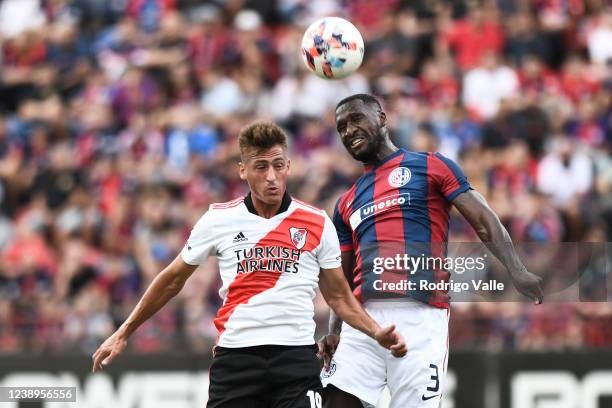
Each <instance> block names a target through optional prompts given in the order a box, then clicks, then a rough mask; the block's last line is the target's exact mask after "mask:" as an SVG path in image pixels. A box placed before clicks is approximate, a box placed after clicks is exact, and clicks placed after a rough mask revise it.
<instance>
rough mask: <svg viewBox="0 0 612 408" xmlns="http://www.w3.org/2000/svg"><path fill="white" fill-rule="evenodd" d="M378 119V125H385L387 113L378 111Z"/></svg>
mask: <svg viewBox="0 0 612 408" xmlns="http://www.w3.org/2000/svg"><path fill="white" fill-rule="evenodd" d="M378 120H379V121H380V126H381V127H385V126H387V114H386V113H385V112H383V111H378Z"/></svg>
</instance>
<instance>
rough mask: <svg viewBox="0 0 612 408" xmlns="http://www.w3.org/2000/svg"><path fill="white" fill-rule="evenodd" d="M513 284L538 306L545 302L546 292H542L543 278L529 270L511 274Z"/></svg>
mask: <svg viewBox="0 0 612 408" xmlns="http://www.w3.org/2000/svg"><path fill="white" fill-rule="evenodd" d="M510 276H511V278H512V283H513V284H514V286H515V287H516V289H517V290H518V291H519V292H520V293H522V294H523V295H525V296H527V297H528V298H529V299H532V300H533V301H534V302H535V304H536V305H539V304H541V303H542V301H543V300H544V292H543V291H542V278H540V277H539V276H538V275H535V274H533V273H531V272H529V271H528V270H526V269H525V270H522V271H519V272H516V273H512V274H510Z"/></svg>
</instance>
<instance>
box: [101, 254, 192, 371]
mask: <svg viewBox="0 0 612 408" xmlns="http://www.w3.org/2000/svg"><path fill="white" fill-rule="evenodd" d="M196 268H197V266H194V265H189V264H187V263H185V261H183V258H182V257H181V255H178V256H177V257H176V258H175V259H174V261H172V263H171V264H170V265H168V266H167V267H166V268H164V270H163V271H161V272H160V273H159V274H158V275H157V276H156V277H155V278H154V279H153V281H152V282H151V284H150V285H149V287H148V288H147V290H146V291H145V293H144V295H143V296H142V298H141V299H140V301H139V302H138V304H137V305H136V307H135V308H134V310H132V313H130V315H129V316H128V318H127V319H126V320H125V322H124V323H123V324H122V325H121V327H119V329H117V331H116V332H115V333H113V334H112V335H111V336H110V337H109V338H108V339H106V341H104V343H102V345H101V346H100V347H99V348H98V350H96V352H95V353H94V354H93V356H92V359H93V367H92V371H93V372H96V371H98V370H101V369H102V368H103V367H104V366H105V365H108V364H109V363H110V362H111V361H112V360H113V359H114V358H115V357H117V355H119V354H120V353H121V352H122V351H123V349H125V346H126V344H127V339H128V337H130V335H131V334H132V333H133V332H134V331H135V330H136V329H137V328H138V326H140V325H141V324H143V323H144V322H145V321H146V320H147V319H149V318H150V317H151V316H153V315H154V314H155V313H156V312H157V311H158V310H159V309H161V308H162V307H163V306H164V305H165V304H166V303H168V301H169V300H170V299H172V298H173V297H174V296H176V295H177V294H178V293H179V292H180V291H181V289H182V288H183V286H184V285H185V282H186V281H187V279H188V278H189V277H190V276H191V274H192V273H193V271H195V270H196Z"/></svg>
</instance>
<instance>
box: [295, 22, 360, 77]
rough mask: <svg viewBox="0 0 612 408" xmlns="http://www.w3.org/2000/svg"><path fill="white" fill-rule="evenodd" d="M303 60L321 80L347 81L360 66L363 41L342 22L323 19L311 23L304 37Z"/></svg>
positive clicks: (357, 33) (354, 28) (356, 32)
mask: <svg viewBox="0 0 612 408" xmlns="http://www.w3.org/2000/svg"><path fill="white" fill-rule="evenodd" d="M302 59H303V60H304V64H306V67H307V68H308V69H309V70H310V71H311V72H313V73H314V74H316V75H318V76H320V77H321V78H325V79H342V78H345V77H347V76H349V75H350V74H352V73H353V72H355V71H356V70H357V68H359V66H360V65H361V61H362V60H363V38H361V33H359V30H357V28H356V27H355V26H354V25H353V24H351V23H350V22H349V21H347V20H345V19H343V18H339V17H325V18H322V19H320V20H317V21H315V22H314V23H312V24H311V25H310V26H309V27H308V28H307V29H306V32H305V33H304V37H302Z"/></svg>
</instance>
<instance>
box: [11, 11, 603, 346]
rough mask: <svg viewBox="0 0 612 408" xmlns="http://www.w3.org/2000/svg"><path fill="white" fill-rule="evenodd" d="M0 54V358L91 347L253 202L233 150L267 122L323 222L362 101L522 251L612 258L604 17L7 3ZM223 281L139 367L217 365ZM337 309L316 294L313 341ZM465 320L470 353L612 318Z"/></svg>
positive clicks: (208, 273) (167, 315)
mask: <svg viewBox="0 0 612 408" xmlns="http://www.w3.org/2000/svg"><path fill="white" fill-rule="evenodd" d="M328 15H336V16H343V17H345V18H348V19H350V20H351V21H352V22H353V23H354V24H355V25H356V26H357V27H358V28H359V30H360V31H361V33H362V34H363V37H364V39H365V42H366V52H365V60H364V63H363V65H362V68H361V69H360V70H359V71H358V73H356V74H354V75H352V76H350V77H348V78H347V79H345V80H342V81H325V80H323V79H319V78H317V77H315V76H314V75H312V74H310V73H308V72H307V71H306V70H305V68H304V67H303V63H302V61H301V57H300V43H301V37H302V33H303V31H304V29H305V27H306V26H307V25H308V24H309V23H310V22H312V21H314V19H316V18H318V17H322V16H328ZM0 48H1V52H0V58H1V62H0V64H1V74H2V75H1V76H0V251H1V256H0V353H6V352H8V353H12V352H20V351H45V352H54V351H74V350H79V351H81V352H91V351H93V350H94V349H95V348H96V347H97V345H98V344H99V343H100V342H101V341H102V340H103V339H104V338H106V337H107V336H108V335H109V334H111V333H112V332H113V331H114V329H115V327H116V326H117V325H118V324H120V323H121V322H122V321H123V320H124V319H125V317H126V316H127V314H128V313H129V311H130V310H131V309H132V308H133V307H134V305H135V303H136V301H137V300H138V299H139V297H140V295H141V293H142V291H143V289H144V288H145V287H146V286H147V285H148V283H149V282H150V281H151V279H152V278H153V277H154V276H155V274H156V273H158V272H159V271H160V270H161V269H162V268H163V267H164V266H165V265H166V264H168V263H169V262H170V261H171V260H172V259H173V258H174V257H175V256H176V254H177V253H178V252H179V251H180V249H181V248H182V246H183V245H184V242H185V239H186V237H187V236H188V234H189V231H190V228H191V226H192V225H193V224H194V223H195V221H196V220H197V219H198V218H199V217H200V216H201V214H202V213H203V212H204V211H205V210H206V208H207V207H208V205H209V204H210V203H212V202H220V201H228V200H230V199H232V198H235V197H237V196H239V195H241V194H244V193H246V192H247V186H246V185H245V184H244V183H243V182H241V181H240V179H239V178H238V171H237V163H238V160H239V157H238V150H237V143H236V138H237V133H238V131H239V129H240V128H241V127H242V126H243V125H244V124H247V123H249V122H250V121H252V120H253V119H255V118H258V119H260V118H266V119H270V120H274V121H276V122H278V123H280V124H282V125H283V126H284V127H285V128H286V129H287V131H288V133H289V134H290V137H291V156H292V165H293V174H292V179H291V181H290V184H289V190H290V192H291V193H292V194H293V195H294V196H296V197H298V198H300V199H302V200H305V201H307V202H310V203H314V204H316V205H318V206H320V207H323V208H325V209H327V210H328V213H331V212H332V211H333V205H334V203H335V201H336V199H337V197H338V196H339V195H340V194H341V193H342V192H343V191H345V190H346V189H347V188H348V187H349V186H350V185H351V183H352V181H354V180H355V179H356V178H357V177H358V176H359V175H360V174H361V171H362V170H361V168H360V166H359V165H358V164H357V163H355V162H354V161H353V160H352V159H351V158H350V157H349V156H348V155H347V154H346V153H345V151H344V148H343V147H342V146H341V144H340V143H339V140H338V137H337V134H336V132H335V126H334V116H333V113H334V109H333V108H334V107H335V104H336V103H337V102H338V101H339V100H340V99H341V98H342V97H344V96H348V95H350V94H352V93H358V92H371V93H374V94H376V95H378V96H379V97H380V99H381V101H382V102H383V103H384V106H385V110H386V112H387V116H388V119H389V125H390V128H391V132H392V135H393V139H394V141H395V142H396V144H397V145H398V146H403V147H406V148H408V149H412V150H418V151H433V150H439V151H441V152H442V153H443V154H445V155H447V156H448V157H450V158H452V159H454V160H456V161H457V162H459V163H460V165H461V166H462V168H463V169H464V171H465V173H466V174H467V176H468V178H469V180H470V182H471V184H472V185H473V186H474V187H475V188H476V189H477V190H478V191H480V192H481V193H482V194H483V195H485V196H486V197H487V199H488V200H489V202H490V204H491V205H492V207H493V208H494V210H495V211H496V212H497V213H498V214H499V216H500V218H501V219H502V221H503V222H504V224H505V225H506V227H507V228H508V229H509V231H510V233H511V235H512V238H513V239H514V240H515V241H531V242H544V243H550V242H562V241H571V242H577V243H580V242H595V243H597V242H598V243H606V242H609V241H610V237H611V233H612V231H611V225H612V155H611V146H612V9H610V8H606V1H605V0H590V1H586V0H585V1H580V0H483V1H459V0H456V1H444V0H431V1H425V0H413V1H400V0H384V1H368V0H282V1H281V0H277V1H274V0H269V1H264V0H259V1H257V0H252V1H250V0H218V1H212V0H211V1H206V0H112V1H107V0H2V1H0ZM451 225H452V227H451V229H452V231H451V240H455V241H475V240H477V238H476V235H475V234H474V233H473V231H471V229H470V227H469V226H468V225H467V224H466V223H465V221H463V220H462V219H461V218H460V217H457V215H456V214H453V216H452V224H451ZM603 245H607V248H608V252H607V254H604V256H606V255H607V256H608V257H609V256H610V254H611V253H612V252H611V251H610V246H609V244H603ZM603 265H604V267H605V262H604V263H603ZM609 265H610V262H609V259H608V269H609ZM217 275H218V273H217V269H216V263H215V260H214V259H211V260H209V262H208V263H207V264H206V265H203V266H202V267H201V268H200V269H199V270H198V272H197V273H196V274H194V275H193V276H192V278H191V279H190V280H189V281H188V284H187V285H186V287H185V289H184V290H183V291H182V292H181V293H180V294H179V295H178V297H177V298H176V299H174V300H173V301H171V303H170V304H169V305H167V306H166V307H165V308H164V309H163V310H161V311H160V312H159V313H158V314H157V315H156V316H155V317H154V318H152V319H151V320H150V321H148V322H147V323H146V324H145V325H144V326H143V327H142V328H141V329H140V330H138V331H137V332H136V333H135V334H134V336H133V340H132V341H131V343H130V347H131V349H132V350H134V351H136V352H153V351H165V350H169V349H172V348H176V347H179V348H181V349H192V350H197V351H208V350H209V347H210V345H211V344H212V343H213V342H214V338H215V335H216V331H215V328H214V326H213V324H212V319H213V316H214V314H215V312H216V309H217V307H218V306H219V302H220V301H219V298H218V295H217V293H216V291H217V288H218V286H219V279H218V277H217ZM604 299H605V296H604ZM326 313H327V308H326V306H325V304H324V302H323V301H322V300H321V299H320V298H318V299H317V313H316V318H317V322H318V323H320V324H319V327H320V328H321V329H323V328H324V327H326V326H327V324H326V317H327V314H326ZM452 316H453V317H452V319H451V333H452V338H451V344H453V346H454V347H456V348H462V347H466V348H477V349H482V348H484V349H493V350H498V349H510V350H512V349H519V350H533V349H542V350H546V349H565V348H587V347H593V348H602V347H608V348H610V347H612V307H610V306H609V305H608V304H607V303H604V302H601V303H571V304H570V303H567V304H549V305H543V306H540V307H537V308H534V307H532V306H530V305H529V304H517V303H463V304H456V305H455V307H454V310H453V312H452Z"/></svg>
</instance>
